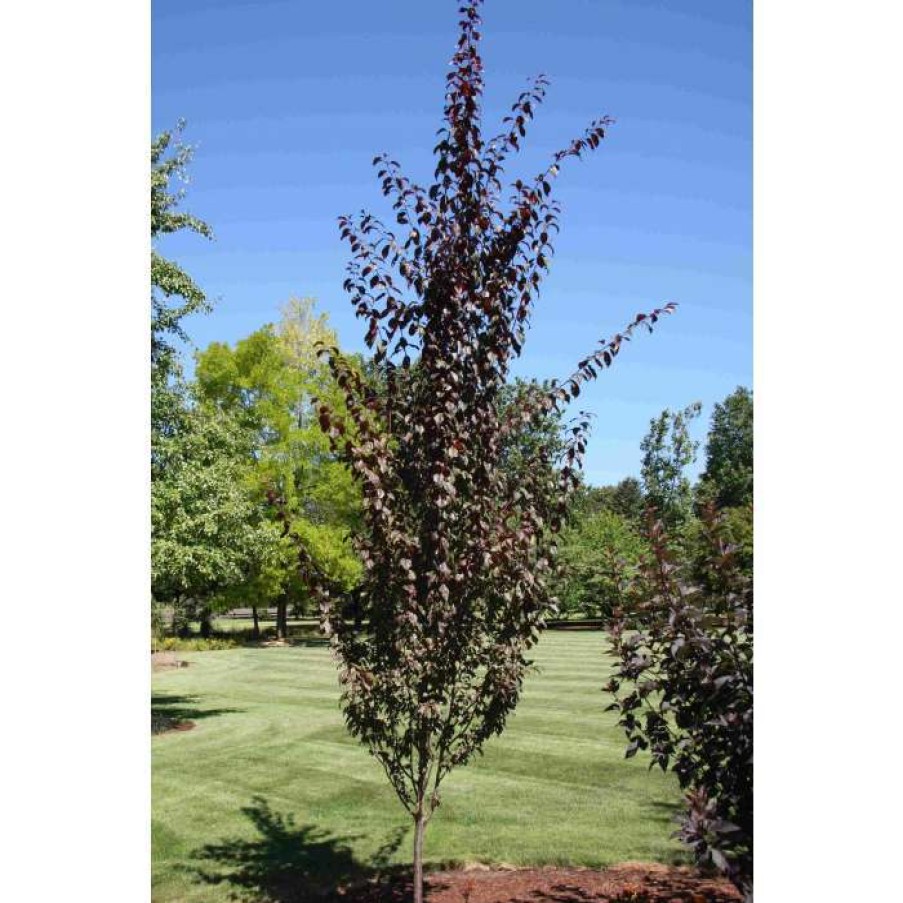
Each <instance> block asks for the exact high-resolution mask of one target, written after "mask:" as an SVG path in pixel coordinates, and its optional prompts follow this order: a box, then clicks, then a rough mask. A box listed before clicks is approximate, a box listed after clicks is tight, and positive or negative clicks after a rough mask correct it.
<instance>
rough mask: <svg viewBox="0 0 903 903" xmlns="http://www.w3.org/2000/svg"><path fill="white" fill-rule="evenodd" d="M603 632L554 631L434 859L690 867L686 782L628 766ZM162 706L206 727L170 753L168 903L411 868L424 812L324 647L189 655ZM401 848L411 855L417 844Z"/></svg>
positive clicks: (443, 823)
mask: <svg viewBox="0 0 903 903" xmlns="http://www.w3.org/2000/svg"><path fill="white" fill-rule="evenodd" d="M604 645H605V643H604V638H603V636H602V635H601V634H599V633H596V632H550V633H548V634H546V636H545V637H544V638H543V640H542V642H541V643H540V645H539V647H538V649H537V650H536V656H535V657H536V661H537V664H538V665H539V667H540V673H538V674H535V675H533V676H531V677H530V678H529V680H528V682H527V685H526V688H525V691H524V695H523V699H522V700H521V704H520V706H519V707H518V709H517V711H516V713H515V714H514V716H513V717H512V718H511V719H510V720H509V724H508V729H507V730H506V731H505V733H504V735H503V736H502V737H500V738H495V739H493V740H491V741H490V742H489V743H488V744H487V747H486V754H485V756H484V757H483V758H481V759H479V760H477V761H476V762H474V763H473V764H471V765H469V766H468V767H467V768H464V769H461V770H460V771H458V772H455V773H453V774H452V776H451V777H450V778H449V779H448V780H447V782H446V784H445V785H444V793H443V801H442V806H441V807H440V809H439V810H438V812H437V813H436V815H435V817H434V819H433V821H432V823H431V824H430V827H429V830H428V832H427V839H426V858H427V860H428V861H430V862H433V863H439V862H445V863H449V862H454V861H458V862H460V861H481V862H506V863H511V864H516V865H526V864H575V865H589V866H605V865H609V864H612V863H615V862H623V861H625V860H637V859H644V860H658V861H674V860H675V859H676V858H677V857H679V856H680V853H679V848H678V846H677V843H676V841H674V840H671V839H670V834H671V832H672V830H673V829H674V825H673V823H672V821H671V818H672V815H673V812H674V805H675V803H676V801H677V799H678V792H677V787H676V783H675V781H674V779H673V778H672V777H671V776H670V775H662V774H660V773H659V772H657V771H654V772H649V771H648V769H647V764H646V762H644V761H642V757H637V758H635V759H631V760H625V759H624V738H623V735H622V734H620V733H619V731H618V730H617V729H616V727H615V724H614V717H613V714H611V713H607V712H605V711H604V707H605V702H606V700H605V695H604V694H603V693H602V692H601V691H600V687H601V686H602V684H603V682H604V680H605V674H606V672H607V669H608V661H607V659H606V658H605V657H604V655H603V649H604ZM180 656H181V657H182V658H184V659H186V660H187V661H190V662H191V666H190V667H188V668H181V669H178V670H172V671H160V672H158V673H157V674H155V675H154V681H153V688H154V689H153V692H154V703H153V704H154V707H155V709H156V710H157V711H158V713H163V714H166V713H168V714H170V715H176V716H179V715H181V716H182V717H187V718H191V719H192V720H194V721H195V722H196V727H195V728H194V730H191V731H187V732H183V733H169V734H163V735H160V736H157V737H154V739H153V740H152V741H151V742H152V744H153V825H152V844H153V882H154V892H153V899H154V900H155V901H158V903H164V901H169V903H173V901H179V903H182V901H186V903H187V901H225V900H228V899H232V898H234V896H235V895H236V894H244V895H245V896H246V897H247V899H254V900H275V901H278V900H284V899H288V896H287V894H286V893H285V886H286V885H287V884H292V885H294V886H295V887H297V886H298V885H299V884H303V883H304V882H307V881H310V882H312V883H314V882H317V881H319V880H321V879H322V880H325V881H329V880H334V879H338V878H342V877H349V876H354V875H356V874H362V873H364V871H365V870H367V869H369V868H371V867H373V866H374V865H377V864H380V863H383V864H385V863H393V862H402V861H407V860H408V858H409V855H410V850H409V847H410V843H411V835H410V831H409V830H408V821H407V816H406V814H405V812H404V810H403V809H402V808H401V805H400V804H399V803H398V802H397V800H396V799H395V797H394V794H393V792H392V791H391V789H390V787H389V784H388V781H387V780H386V778H385V775H384V774H383V772H382V769H381V768H380V766H379V765H378V764H377V763H376V761H375V760H373V759H371V758H370V757H369V755H368V754H367V753H366V751H365V750H364V749H363V748H361V747H360V746H359V745H358V744H357V743H356V742H355V741H353V740H352V739H351V738H349V737H348V735H347V734H346V732H345V728H344V726H343V723H342V719H341V714H340V712H339V708H338V685H337V681H336V672H335V667H334V665H333V663H332V661H331V659H330V657H329V653H328V651H327V650H326V649H324V648H322V647H301V646H295V647H283V648H278V647H276V648H241V649H230V650H225V651H221V652H200V653H181V654H180ZM399 843H400V844H401V845H400V847H399Z"/></svg>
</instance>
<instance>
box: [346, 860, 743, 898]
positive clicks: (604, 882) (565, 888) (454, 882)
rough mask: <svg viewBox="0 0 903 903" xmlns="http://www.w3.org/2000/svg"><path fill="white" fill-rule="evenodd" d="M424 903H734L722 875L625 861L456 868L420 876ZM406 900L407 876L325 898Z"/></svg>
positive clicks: (408, 892) (408, 890) (733, 893)
mask: <svg viewBox="0 0 903 903" xmlns="http://www.w3.org/2000/svg"><path fill="white" fill-rule="evenodd" d="M424 884H425V893H424V898H425V900H426V901H428V903H738V901H741V900H742V896H741V895H740V893H739V892H738V891H737V890H736V888H734V886H733V885H732V884H730V882H728V881H726V880H724V879H722V878H707V877H703V876H701V875H700V874H699V873H698V872H697V871H695V870H694V869H690V868H684V867H676V866H665V865H657V864H655V863H640V862H631V863H624V864H623V865H616V866H612V867H611V868H608V869H605V870H604V871H600V870H596V869H583V868H536V869H513V868H512V869H490V868H484V869H456V870H453V871H441V872H430V873H428V874H427V875H426V876H425V881H424ZM411 898H412V892H411V882H410V877H409V876H398V877H397V878H396V879H394V880H391V881H388V882H380V883H378V884H377V883H373V884H367V885H363V886H361V885H358V886H357V887H353V888H352V887H349V888H346V889H345V890H344V891H342V890H340V891H338V892H337V893H336V894H335V895H334V896H331V897H330V899H334V900H344V901H348V903H396V901H398V903H401V901H409V900H410V899H411Z"/></svg>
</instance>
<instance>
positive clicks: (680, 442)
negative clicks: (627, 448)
mask: <svg viewBox="0 0 903 903" xmlns="http://www.w3.org/2000/svg"><path fill="white" fill-rule="evenodd" d="M701 410H702V405H701V404H700V403H699V402H698V401H697V402H694V403H693V404H691V405H690V406H689V407H687V408H684V410H682V411H674V412H672V411H669V410H667V409H666V410H664V411H662V412H661V414H659V415H658V417H653V419H652V420H650V421H649V432H648V433H647V434H646V436H645V437H644V438H643V441H642V443H641V444H640V450H641V451H642V452H643V464H642V476H643V490H644V492H645V494H646V503H647V505H650V506H651V507H652V508H654V509H655V511H656V512H657V516H658V517H659V518H661V520H662V521H663V522H664V524H665V525H666V527H667V528H668V529H669V530H672V531H673V530H677V529H679V528H680V527H681V526H683V524H684V523H685V522H686V520H687V518H688V517H689V516H690V515H691V514H692V508H693V492H692V487H691V485H690V480H689V479H688V477H687V475H686V469H687V467H689V466H690V465H691V464H692V463H693V462H694V461H695V460H696V450H697V448H698V447H699V443H698V442H694V441H693V440H692V439H691V438H690V431H689V425H690V423H691V421H693V420H695V419H696V418H697V417H698V416H699V412H700V411H701Z"/></svg>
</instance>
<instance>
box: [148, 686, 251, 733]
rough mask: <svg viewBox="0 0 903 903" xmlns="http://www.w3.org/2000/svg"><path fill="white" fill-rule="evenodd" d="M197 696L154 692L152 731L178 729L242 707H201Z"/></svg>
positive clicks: (236, 710)
mask: <svg viewBox="0 0 903 903" xmlns="http://www.w3.org/2000/svg"><path fill="white" fill-rule="evenodd" d="M198 701H199V700H198V697H197V696H180V695H177V694H173V693H154V694H153V695H152V696H151V733H152V734H161V733H164V732H165V731H172V730H178V729H179V728H180V726H183V725H186V724H193V722H195V721H198V720H200V719H201V718H212V717H215V716H216V715H229V714H231V713H233V712H239V711H241V709H205V708H199V707H198V705H197V703H198Z"/></svg>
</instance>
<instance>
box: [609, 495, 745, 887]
mask: <svg viewBox="0 0 903 903" xmlns="http://www.w3.org/2000/svg"><path fill="white" fill-rule="evenodd" d="M703 530H704V538H705V542H706V547H707V554H706V555H705V557H704V561H703V565H702V570H703V571H704V575H703V576H704V580H692V579H691V578H690V576H689V573H690V568H688V567H687V566H685V565H683V564H682V563H680V562H679V561H678V559H677V557H676V555H675V553H674V551H673V549H672V548H671V547H670V545H669V543H668V541H667V537H666V536H665V532H664V529H663V527H662V525H661V522H653V523H652V524H651V527H650V529H649V544H650V548H651V552H650V554H649V555H648V557H647V558H646V559H645V560H644V561H643V562H642V564H641V567H640V570H639V574H638V575H637V576H636V577H635V578H634V579H632V580H631V581H630V582H629V583H628V584H627V586H626V587H625V592H624V604H623V605H622V606H621V607H620V608H619V609H618V610H617V611H616V612H615V617H614V621H613V624H612V628H611V642H612V649H613V651H614V654H615V656H616V658H617V662H618V664H617V668H616V671H615V674H614V676H613V677H612V680H611V681H610V683H609V684H608V686H607V687H606V689H607V690H608V691H609V692H611V693H612V694H613V695H614V697H615V701H614V702H613V703H612V704H611V705H610V706H609V708H611V709H614V710H616V711H617V712H618V713H619V716H620V717H619V724H620V725H621V726H622V727H623V728H624V730H625V732H626V734H627V739H628V746H627V756H628V757H630V756H633V755H635V754H636V753H637V752H638V751H639V750H641V749H642V750H648V751H649V754H650V756H651V757H652V763H651V764H653V765H658V766H660V767H661V768H662V770H667V769H668V768H671V769H672V770H673V771H674V772H675V774H676V775H677V777H678V780H679V781H680V785H681V787H683V788H684V789H685V790H686V792H687V796H686V809H685V813H684V816H683V819H682V824H681V829H680V832H679V835H680V837H681V838H682V839H683V840H684V841H685V842H686V843H687V844H689V845H690V846H691V847H692V849H693V851H694V854H695V856H696V859H697V862H698V863H699V864H700V865H714V866H715V867H716V868H717V869H718V870H719V871H721V872H723V873H724V874H726V875H727V876H728V877H729V878H730V879H731V880H732V881H734V882H735V883H736V884H737V886H738V887H740V888H741V889H742V890H744V891H745V892H746V893H747V894H748V896H749V898H750V899H751V897H752V865H753V808H752V802H753V708H752V692H753V687H752V682H753V587H752V580H751V578H750V576H749V575H748V574H747V573H746V572H745V571H744V569H743V567H742V566H741V564H740V562H739V561H738V559H737V555H736V549H734V548H733V547H732V546H731V545H730V544H729V543H728V542H727V532H726V526H725V523H724V521H723V518H722V517H721V516H719V515H717V514H716V512H715V510H714V509H713V508H711V507H710V508H707V509H705V511H704V512H703Z"/></svg>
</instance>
